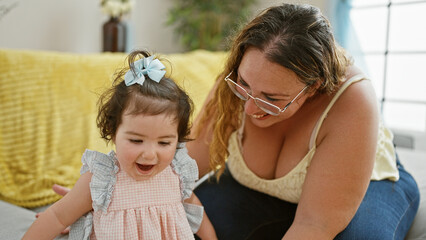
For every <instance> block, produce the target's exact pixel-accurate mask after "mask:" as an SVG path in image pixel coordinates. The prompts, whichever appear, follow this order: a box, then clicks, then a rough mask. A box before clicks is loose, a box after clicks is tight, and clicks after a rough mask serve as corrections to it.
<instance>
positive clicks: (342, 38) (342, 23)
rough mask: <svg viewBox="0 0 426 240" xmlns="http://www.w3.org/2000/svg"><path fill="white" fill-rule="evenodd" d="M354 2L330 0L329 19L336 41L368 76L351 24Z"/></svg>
mask: <svg viewBox="0 0 426 240" xmlns="http://www.w3.org/2000/svg"><path fill="white" fill-rule="evenodd" d="M351 5H352V0H329V1H328V6H327V9H328V11H327V12H328V13H329V14H328V19H329V20H330V23H331V25H332V27H333V31H334V37H335V38H336V41H337V42H338V43H339V44H340V46H342V47H343V48H345V49H346V50H347V51H348V52H349V54H351V55H352V57H353V58H354V59H355V64H356V65H357V66H358V67H360V68H361V69H363V71H364V73H366V74H368V72H367V71H368V70H367V67H366V64H365V60H364V55H363V53H362V50H361V46H360V44H359V41H358V37H357V34H356V32H355V29H354V26H353V24H352V22H351V17H350V12H351V9H352V6H351Z"/></svg>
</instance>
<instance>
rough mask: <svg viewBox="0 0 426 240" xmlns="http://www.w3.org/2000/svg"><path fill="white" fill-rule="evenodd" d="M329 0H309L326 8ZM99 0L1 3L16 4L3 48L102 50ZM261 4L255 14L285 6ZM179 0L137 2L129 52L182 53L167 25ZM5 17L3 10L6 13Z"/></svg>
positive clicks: (1, 26)
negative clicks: (134, 50)
mask: <svg viewBox="0 0 426 240" xmlns="http://www.w3.org/2000/svg"><path fill="white" fill-rule="evenodd" d="M325 1H326V0H314V1H303V0H302V1H287V2H304V3H310V4H312V5H315V6H318V7H320V8H323V7H324V6H325V4H324V2H325ZM99 2H100V1H99V0H0V6H11V5H13V4H16V7H15V8H13V9H12V10H11V11H10V12H9V13H7V14H6V15H4V16H3V17H1V15H0V48H14V49H37V50H53V51H63V52H76V53H94V52H100V51H101V50H102V35H101V34H102V33H101V27H102V24H103V23H104V22H105V21H106V20H107V18H108V17H107V16H106V15H104V14H103V13H102V12H101V10H100V7H99ZM281 2H283V1H278V0H258V4H257V5H256V7H255V10H254V12H258V11H259V10H260V9H262V8H265V7H268V6H270V5H275V4H279V3H281ZM172 4H173V0H136V6H135V8H134V9H133V11H132V12H131V14H129V15H128V16H126V17H125V20H126V22H127V23H128V26H129V30H130V31H129V41H128V42H129V43H130V44H129V47H128V48H129V49H131V48H148V49H150V50H152V51H155V52H162V53H173V52H182V51H183V48H182V46H180V44H179V42H178V40H177V38H176V37H175V36H174V33H173V28H172V27H167V26H165V22H166V20H167V11H168V9H169V8H170V7H171V6H172ZM0 14H1V12H0Z"/></svg>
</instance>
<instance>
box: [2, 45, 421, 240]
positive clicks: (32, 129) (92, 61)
mask: <svg viewBox="0 0 426 240" xmlns="http://www.w3.org/2000/svg"><path fill="white" fill-rule="evenodd" d="M158 55H159V56H160V57H162V58H164V59H166V60H167V61H163V62H164V63H165V65H166V68H167V75H166V76H169V77H171V78H173V79H174V80H175V81H177V83H178V84H180V85H181V86H182V87H183V88H184V89H185V90H186V91H187V92H188V94H189V95H190V96H191V98H192V99H193V101H194V103H195V111H194V116H196V115H197V114H198V113H199V111H200V108H201V106H202V104H203V102H204V100H205V98H206V96H207V93H208V91H209V89H210V88H211V87H212V86H213V84H214V81H215V78H216V77H217V74H218V73H219V72H220V71H221V69H222V68H223V65H224V63H225V60H226V57H227V53H226V52H210V51H205V50H196V51H192V52H187V53H178V54H158ZM125 57H126V55H125V54H123V53H95V54H74V53H61V52H48V51H35V50H12V49H0V99H1V101H0V226H1V228H0V229H1V230H0V239H20V238H21V236H22V235H23V233H24V232H25V230H26V229H27V228H28V227H29V225H30V224H31V223H32V221H33V220H34V215H35V212H38V211H42V210H43V209H44V208H45V207H43V206H46V205H49V204H51V203H53V202H55V201H57V200H58V199H59V198H60V196H58V195H57V194H55V193H54V192H53V191H52V190H51V186H52V185H53V184H60V185H64V186H66V187H72V186H73V184H74V183H75V181H76V180H77V178H78V177H79V175H80V174H79V169H80V167H81V161H80V159H81V155H82V153H83V152H84V150H85V149H86V148H89V149H96V150H98V151H103V152H108V151H109V150H110V149H111V146H110V145H106V143H105V142H104V141H103V140H102V139H101V138H100V136H99V133H98V129H97V127H96V123H95V119H96V100H97V98H98V95H99V94H100V93H101V92H102V91H103V90H104V89H105V88H108V87H109V86H110V84H111V80H112V76H113V74H114V72H115V69H117V68H119V67H122V66H124V65H125V64H126V62H125ZM401 152H402V154H400V155H401V156H400V158H401V161H402V163H403V164H404V165H406V168H408V169H409V171H411V172H412V173H413V175H414V176H415V178H416V180H417V182H418V185H419V187H420V189H421V195H422V196H426V195H425V194H426V177H425V174H424V173H425V172H426V158H423V157H424V156H423V155H421V156H420V157H418V156H417V155H415V153H411V152H409V151H401ZM410 154H411V155H410ZM405 157H407V158H406V159H405ZM410 158H411V159H410ZM412 158H418V159H416V160H415V161H414V160H413V159H412ZM421 158H423V159H421ZM6 229H7V231H6ZM406 239H410V240H412V239H426V202H425V201H424V200H423V199H422V200H421V206H420V210H419V213H418V215H417V216H416V219H415V222H414V223H413V226H412V228H411V229H410V232H409V234H408V235H407V238H406Z"/></svg>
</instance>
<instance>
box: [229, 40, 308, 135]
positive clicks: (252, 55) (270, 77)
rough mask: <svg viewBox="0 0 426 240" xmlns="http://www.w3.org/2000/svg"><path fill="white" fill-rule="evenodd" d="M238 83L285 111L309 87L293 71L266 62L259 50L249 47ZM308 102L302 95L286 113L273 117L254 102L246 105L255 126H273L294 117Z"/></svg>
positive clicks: (240, 70)
mask: <svg viewBox="0 0 426 240" xmlns="http://www.w3.org/2000/svg"><path fill="white" fill-rule="evenodd" d="M235 82H236V83H237V84H239V85H240V86H242V87H244V88H245V89H246V90H247V92H248V93H250V94H251V95H252V96H254V97H257V98H260V99H262V100H265V101H266V102H268V103H271V104H274V105H276V106H278V107H279V108H280V109H283V108H284V107H285V106H286V105H287V104H288V103H289V102H290V101H291V100H292V99H293V98H294V97H295V96H297V94H298V93H299V92H300V91H301V90H302V89H303V88H304V87H305V86H304V85H303V83H302V82H300V81H299V79H298V77H297V75H296V73H294V72H293V71H291V70H289V69H287V68H285V67H283V66H281V65H279V64H277V63H274V62H271V61H269V60H268V59H266V57H265V55H264V53H263V52H261V51H260V50H259V49H257V48H252V47H251V48H248V49H247V50H246V52H245V53H244V56H243V58H242V60H241V63H240V65H239V67H238V79H236V80H235ZM305 100H306V96H305V94H303V93H302V94H301V95H300V96H299V97H298V98H297V99H296V100H295V101H294V102H293V103H292V104H291V105H290V106H289V108H288V109H287V110H286V111H285V112H284V113H281V114H280V115H278V116H272V115H269V114H267V113H266V112H264V111H263V110H262V109H260V108H259V107H257V105H256V104H255V102H254V100H253V99H249V100H248V101H246V102H245V105H244V111H245V113H246V114H247V115H248V116H249V117H250V119H251V121H252V122H253V124H254V125H256V126H258V127H269V126H272V125H273V124H275V123H277V122H280V121H282V120H285V119H288V118H290V117H291V116H292V115H293V114H294V113H295V112H296V111H297V110H298V109H299V108H300V106H301V104H303V102H304V101H305Z"/></svg>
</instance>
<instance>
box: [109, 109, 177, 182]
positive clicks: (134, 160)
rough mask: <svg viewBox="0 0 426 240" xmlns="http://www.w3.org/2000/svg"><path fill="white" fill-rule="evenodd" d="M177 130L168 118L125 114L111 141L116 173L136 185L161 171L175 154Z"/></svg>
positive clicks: (173, 122) (170, 117)
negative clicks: (133, 180)
mask: <svg viewBox="0 0 426 240" xmlns="http://www.w3.org/2000/svg"><path fill="white" fill-rule="evenodd" d="M177 128H178V123H177V121H176V120H175V118H174V116H171V115H167V114H159V115H154V116H148V115H143V114H138V115H130V114H128V113H127V111H125V112H124V113H123V116H122V122H121V124H120V126H119V127H118V129H117V133H116V135H115V138H114V143H115V147H116V154H117V159H118V162H119V163H120V169H121V170H124V171H125V172H126V173H127V174H128V175H129V176H131V177H132V178H133V179H135V180H137V181H142V180H146V179H149V178H151V177H153V176H155V175H156V174H158V173H160V172H161V171H163V170H164V169H165V168H166V167H167V166H169V165H170V163H171V162H172V160H173V157H174V155H175V152H176V146H177V143H178V132H177Z"/></svg>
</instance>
